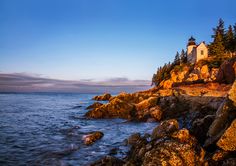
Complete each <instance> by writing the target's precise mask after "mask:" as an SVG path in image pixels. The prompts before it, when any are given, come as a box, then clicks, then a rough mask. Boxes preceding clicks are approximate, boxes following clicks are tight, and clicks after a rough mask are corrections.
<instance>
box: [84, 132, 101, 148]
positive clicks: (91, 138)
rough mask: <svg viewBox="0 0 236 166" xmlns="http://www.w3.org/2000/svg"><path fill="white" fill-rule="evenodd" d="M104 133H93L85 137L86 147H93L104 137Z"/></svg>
mask: <svg viewBox="0 0 236 166" xmlns="http://www.w3.org/2000/svg"><path fill="white" fill-rule="evenodd" d="M103 135H104V134H103V133H102V132H100V131H95V132H92V133H91V134H88V135H85V136H83V140H84V144H85V145H92V144H93V143H94V142H95V141H97V140H99V139H101V138H102V137H103Z"/></svg>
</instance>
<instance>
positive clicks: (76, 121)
mask: <svg viewBox="0 0 236 166" xmlns="http://www.w3.org/2000/svg"><path fill="white" fill-rule="evenodd" d="M94 95H97V94H75V93H17V94H16V93H15V94H14V93H9V94H0V165H3V166H4V165H12V166H13V165H14V166H17V165H63V166H67V165H89V163H92V162H93V161H95V160H97V159H100V158H101V157H103V156H106V155H113V156H115V157H118V158H123V157H124V156H125V155H126V153H127V151H128V150H129V147H128V146H125V143H124V140H125V139H126V138H128V137H129V136H130V135H132V134H133V133H137V132H140V133H142V134H144V133H150V132H151V131H152V129H153V128H154V127H155V126H156V123H135V122H127V121H126V120H124V119H87V118H85V117H84V114H85V113H86V111H87V110H86V109H85V108H86V107H87V106H89V105H91V104H92V103H93V102H94V101H93V100H91V98H92V97H93V96H94ZM93 131H101V132H103V133H104V137H103V138H102V139H100V140H98V141H97V142H95V143H94V144H93V145H91V146H86V145H84V144H83V136H84V135H86V134H88V133H90V132H93Z"/></svg>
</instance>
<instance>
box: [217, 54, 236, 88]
mask: <svg viewBox="0 0 236 166" xmlns="http://www.w3.org/2000/svg"><path fill="white" fill-rule="evenodd" d="M235 78H236V58H232V59H230V60H226V61H225V62H224V63H222V64H221V66H220V69H219V72H218V74H217V77H216V81H217V82H220V83H227V84H232V83H233V82H234V80H235Z"/></svg>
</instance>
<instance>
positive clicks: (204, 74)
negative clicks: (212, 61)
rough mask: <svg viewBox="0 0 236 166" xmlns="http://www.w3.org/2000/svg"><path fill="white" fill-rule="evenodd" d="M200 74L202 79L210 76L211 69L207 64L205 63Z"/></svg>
mask: <svg viewBox="0 0 236 166" xmlns="http://www.w3.org/2000/svg"><path fill="white" fill-rule="evenodd" d="M200 75H201V78H202V79H204V80H205V79H207V78H209V76H210V73H209V69H208V66H207V65H203V66H202V68H201V71H200Z"/></svg>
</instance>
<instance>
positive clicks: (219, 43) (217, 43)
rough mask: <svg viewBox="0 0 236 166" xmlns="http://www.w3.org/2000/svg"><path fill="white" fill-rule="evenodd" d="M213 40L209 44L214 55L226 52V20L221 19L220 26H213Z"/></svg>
mask: <svg viewBox="0 0 236 166" xmlns="http://www.w3.org/2000/svg"><path fill="white" fill-rule="evenodd" d="M213 31H214V35H212V38H213V42H212V43H211V44H210V45H209V52H210V54H211V55H213V56H222V55H223V54H224V52H225V45H226V42H225V28H224V21H223V20H222V19H219V22H218V26H217V27H216V28H213Z"/></svg>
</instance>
